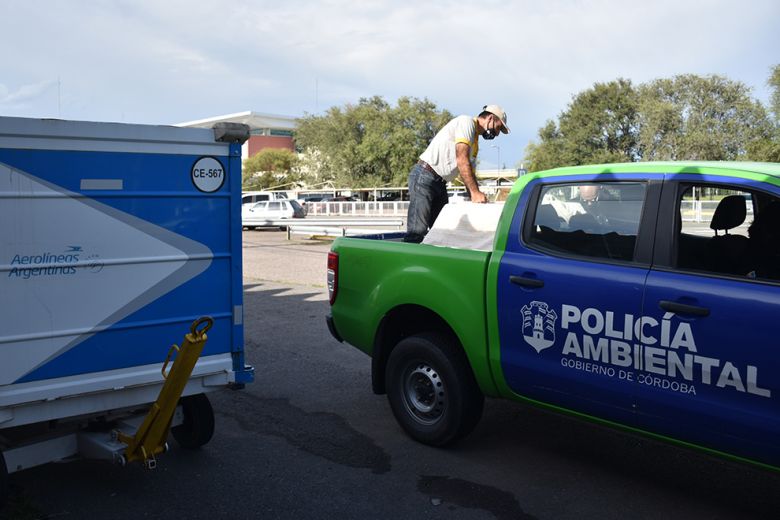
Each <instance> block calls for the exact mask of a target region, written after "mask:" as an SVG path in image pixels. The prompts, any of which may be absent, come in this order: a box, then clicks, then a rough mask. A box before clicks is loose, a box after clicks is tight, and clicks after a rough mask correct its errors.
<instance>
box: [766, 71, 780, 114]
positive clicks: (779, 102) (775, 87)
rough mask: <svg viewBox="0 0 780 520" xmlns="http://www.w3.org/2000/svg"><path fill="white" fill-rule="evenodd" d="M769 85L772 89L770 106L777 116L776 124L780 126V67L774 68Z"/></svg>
mask: <svg viewBox="0 0 780 520" xmlns="http://www.w3.org/2000/svg"><path fill="white" fill-rule="evenodd" d="M767 84H768V85H769V87H770V88H771V89H772V98H771V100H770V102H769V104H770V108H771V109H772V112H774V114H775V124H778V125H780V65H775V66H774V67H772V74H771V75H770V76H769V80H768V81H767Z"/></svg>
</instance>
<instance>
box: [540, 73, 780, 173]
mask: <svg viewBox="0 0 780 520" xmlns="http://www.w3.org/2000/svg"><path fill="white" fill-rule="evenodd" d="M770 85H772V86H773V87H774V88H775V92H774V94H775V95H773V98H772V99H773V103H774V102H775V101H777V102H778V103H780V66H777V67H775V69H774V71H773V76H772V78H770ZM774 110H775V111H776V110H777V108H774ZM779 155H780V131H779V130H778V125H777V124H772V122H771V121H770V119H769V116H768V114H767V111H766V109H765V108H764V106H763V105H762V104H761V103H760V102H758V101H756V100H754V99H753V98H752V97H751V95H750V89H748V88H747V87H746V86H745V85H744V84H742V83H740V82H735V81H731V80H728V79H726V78H724V77H722V76H715V75H713V76H697V75H693V74H685V75H680V76H675V77H674V78H671V79H659V80H655V81H651V82H649V83H646V84H642V85H640V86H638V87H636V88H635V87H633V86H632V85H631V82H630V81H628V80H624V79H618V80H615V81H612V82H609V83H605V84H601V83H596V84H595V85H594V86H593V87H592V88H590V89H588V90H586V91H584V92H581V93H580V94H578V95H576V96H574V97H573V99H572V101H571V103H569V105H568V106H567V107H566V110H565V111H564V112H562V113H561V114H560V116H559V117H558V120H557V121H548V122H547V123H546V124H545V125H544V126H543V127H542V128H540V129H539V142H532V143H530V144H529V145H528V147H527V148H526V152H525V158H526V161H527V164H528V168H529V170H530V171H539V170H543V169H549V168H553V167H557V166H564V165H576V164H592V163H611V162H625V161H640V160H643V161H652V160H762V161H778V159H779V157H778V156H779Z"/></svg>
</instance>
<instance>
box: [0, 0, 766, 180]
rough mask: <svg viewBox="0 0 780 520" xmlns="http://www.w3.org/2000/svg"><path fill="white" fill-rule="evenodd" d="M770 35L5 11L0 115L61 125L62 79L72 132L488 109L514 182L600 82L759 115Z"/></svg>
mask: <svg viewBox="0 0 780 520" xmlns="http://www.w3.org/2000/svg"><path fill="white" fill-rule="evenodd" d="M778 19H780V4H777V2H776V1H774V0H755V1H751V2H747V3H745V2H743V3H735V2H733V1H726V0H705V1H692V0H677V1H671V0H660V1H655V2H637V1H617V0H614V1H613V0H600V1H590V2H583V1H573V0H554V1H548V2H532V1H517V2H506V1H498V0H483V1H482V2H479V3H468V2H453V1H444V0H432V1H428V2H420V1H409V0H396V1H390V0H372V1H367V2H359V3H358V2H354V1H349V2H348V1H346V0H331V1H325V2H323V1H315V0H309V1H300V2H276V1H268V0H255V1H252V2H244V3H239V4H220V3H218V2H206V1H194V0H190V1H184V0H177V1H167V2H157V1H152V0H136V1H125V2H116V1H109V0H105V1H101V2H83V1H82V2H78V1H75V0H74V2H68V3H61V2H54V1H50V2H36V3H34V4H30V3H25V2H10V3H5V5H3V6H2V7H0V45H2V46H3V48H5V49H14V50H13V51H12V52H8V53H6V55H5V56H4V70H3V71H2V72H0V84H2V85H5V87H2V86H0V111H2V113H4V114H6V115H21V116H31V117H44V116H52V115H55V116H56V114H55V113H52V111H53V110H56V106H57V103H56V96H53V94H52V91H51V88H52V84H53V83H52V82H53V81H56V78H57V77H61V80H62V84H61V85H62V89H61V90H62V116H63V117H68V118H74V119H100V120H126V121H133V122H149V123H170V122H177V121H184V120H191V119H197V118H200V117H208V116H213V115H217V114H220V113H229V112H237V111H241V110H257V111H261V112H270V113H286V114H290V115H301V114H303V113H304V112H309V113H311V112H314V111H316V110H324V109H325V108H327V107H329V106H332V105H341V104H344V103H348V102H351V103H354V102H357V100H358V98H360V97H365V96H371V95H382V96H384V97H385V98H386V99H388V100H390V101H394V100H395V99H396V98H397V97H398V96H401V95H410V96H415V97H420V98H423V97H427V98H429V99H431V100H432V101H434V102H436V103H437V104H438V105H439V106H441V107H443V108H447V109H449V110H450V111H452V112H455V113H475V112H476V111H477V110H478V109H479V108H480V107H481V106H482V105H483V104H485V103H493V102H497V103H500V104H502V105H504V107H505V108H506V109H507V112H508V114H509V118H510V126H511V127H512V134H510V136H502V137H501V138H500V139H498V140H497V141H496V144H498V145H500V146H501V147H502V148H501V157H502V162H506V163H507V164H508V165H510V166H511V165H512V164H514V162H515V161H516V160H517V159H518V158H519V157H520V156H521V154H522V150H523V148H524V147H525V145H526V143H527V142H528V140H529V139H532V138H534V137H535V133H536V130H537V129H538V128H539V127H540V126H541V125H542V124H544V121H545V120H546V119H550V118H555V117H556V116H557V115H558V114H559V113H560V112H561V111H562V110H563V109H565V106H566V104H567V103H568V102H569V101H570V100H571V97H572V95H573V94H576V93H577V92H579V91H581V90H583V89H586V88H588V87H590V86H591V85H593V83H594V82H597V81H602V82H603V81H610V80H612V79H615V78H617V77H625V78H629V79H631V80H632V81H633V82H634V83H641V82H644V81H648V80H651V79H654V78H658V77H670V76H672V75H675V74H679V73H686V72H692V73H698V74H709V73H718V74H724V75H727V76H728V77H730V78H731V79H734V80H737V81H742V82H744V83H746V84H747V85H749V86H752V87H754V88H755V93H756V95H757V96H759V97H761V98H762V99H766V93H767V90H766V86H765V81H766V78H767V77H768V74H769V67H770V66H772V65H773V64H775V63H777V62H778V58H777V55H776V49H777V48H778V47H780V45H779V44H780V36H778V34H780V33H778V32H777V30H776V22H777V20H778ZM33 35H34V36H33ZM25 85H27V86H28V87H24V86H25ZM35 86H37V88H38V91H37V97H36V91H35V89H34V88H33V87H35ZM26 88H27V90H25V89H26ZM47 89H49V90H47ZM25 96H26V97H25ZM483 152H484V151H483ZM489 161H491V159H490V157H489V154H486V156H485V157H484V158H483V162H484V163H485V164H488V162H489Z"/></svg>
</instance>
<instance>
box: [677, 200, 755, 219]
mask: <svg viewBox="0 0 780 520" xmlns="http://www.w3.org/2000/svg"><path fill="white" fill-rule="evenodd" d="M719 202H720V201H717V200H683V201H681V202H680V215H682V219H683V221H684V222H697V223H701V222H709V221H711V220H712V215H713V214H714V213H715V208H717V207H718V203H719ZM752 220H753V205H752V204H747V216H746V217H745V222H750V221H752Z"/></svg>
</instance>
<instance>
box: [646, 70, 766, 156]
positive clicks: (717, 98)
mask: <svg viewBox="0 0 780 520" xmlns="http://www.w3.org/2000/svg"><path fill="white" fill-rule="evenodd" d="M639 99H640V101H639V112H640V114H641V117H640V130H639V143H640V146H641V149H642V159H643V160H646V161H655V160H711V161H726V160H744V159H748V158H750V150H751V146H752V145H753V144H755V143H757V142H760V141H762V140H764V139H767V138H768V137H769V136H770V134H771V125H770V122H769V119H768V117H767V113H766V110H765V109H764V107H763V106H762V105H761V103H760V102H758V101H756V100H754V99H753V98H752V97H751V96H750V89H749V88H748V87H746V86H745V85H744V84H742V83H740V82H736V81H731V80H729V79H727V78H724V77H722V76H717V75H712V76H704V77H702V76H697V75H694V74H684V75H680V76H675V77H674V78H672V79H658V80H655V81H652V82H650V83H647V84H645V85H642V86H641V87H640V88H639Z"/></svg>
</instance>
